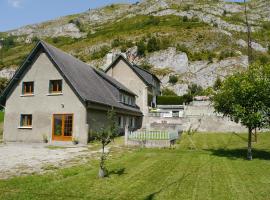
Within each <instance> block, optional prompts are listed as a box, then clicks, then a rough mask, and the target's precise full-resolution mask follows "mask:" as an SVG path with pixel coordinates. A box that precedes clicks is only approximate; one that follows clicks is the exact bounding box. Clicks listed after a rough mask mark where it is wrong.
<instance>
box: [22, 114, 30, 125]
mask: <svg viewBox="0 0 270 200" xmlns="http://www.w3.org/2000/svg"><path fill="white" fill-rule="evenodd" d="M20 126H21V127H32V115H29V114H28V115H24V114H22V115H21V122H20Z"/></svg>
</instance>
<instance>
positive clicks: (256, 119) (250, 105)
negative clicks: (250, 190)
mask: <svg viewBox="0 0 270 200" xmlns="http://www.w3.org/2000/svg"><path fill="white" fill-rule="evenodd" d="M212 101H213V106H214V108H215V110H216V111H217V112H219V113H222V114H223V115H224V116H227V117H230V119H231V120H232V121H234V122H237V123H238V122H240V123H241V124H242V125H244V126H246V127H247V128H248V151H247V159H248V160H252V143H251V142H252V133H253V131H255V132H256V129H259V128H262V127H265V126H267V125H269V120H270V115H269V113H270V65H258V64H257V65H253V66H250V67H249V68H248V70H247V71H244V72H239V73H237V74H235V75H232V76H230V77H228V78H227V79H225V81H223V83H222V86H221V88H220V89H219V90H218V91H217V92H216V94H214V96H213V98H212Z"/></svg>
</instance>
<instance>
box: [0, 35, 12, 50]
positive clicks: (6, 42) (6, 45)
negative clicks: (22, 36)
mask: <svg viewBox="0 0 270 200" xmlns="http://www.w3.org/2000/svg"><path fill="white" fill-rule="evenodd" d="M2 45H3V47H4V48H7V49H9V48H12V47H14V46H15V41H14V37H13V36H9V37H7V38H4V40H3V41H2Z"/></svg>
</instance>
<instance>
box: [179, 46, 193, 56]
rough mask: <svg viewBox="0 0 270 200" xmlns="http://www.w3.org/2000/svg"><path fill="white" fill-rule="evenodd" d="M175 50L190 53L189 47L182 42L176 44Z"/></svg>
mask: <svg viewBox="0 0 270 200" xmlns="http://www.w3.org/2000/svg"><path fill="white" fill-rule="evenodd" d="M176 50H177V51H180V52H184V53H186V54H187V55H190V52H189V49H188V48H187V47H186V46H185V45H184V44H177V46H176Z"/></svg>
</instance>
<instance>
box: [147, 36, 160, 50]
mask: <svg viewBox="0 0 270 200" xmlns="http://www.w3.org/2000/svg"><path fill="white" fill-rule="evenodd" d="M159 50H160V40H159V39H157V38H156V37H152V38H150V39H149V40H148V42H147V51H148V52H154V51H159Z"/></svg>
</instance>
